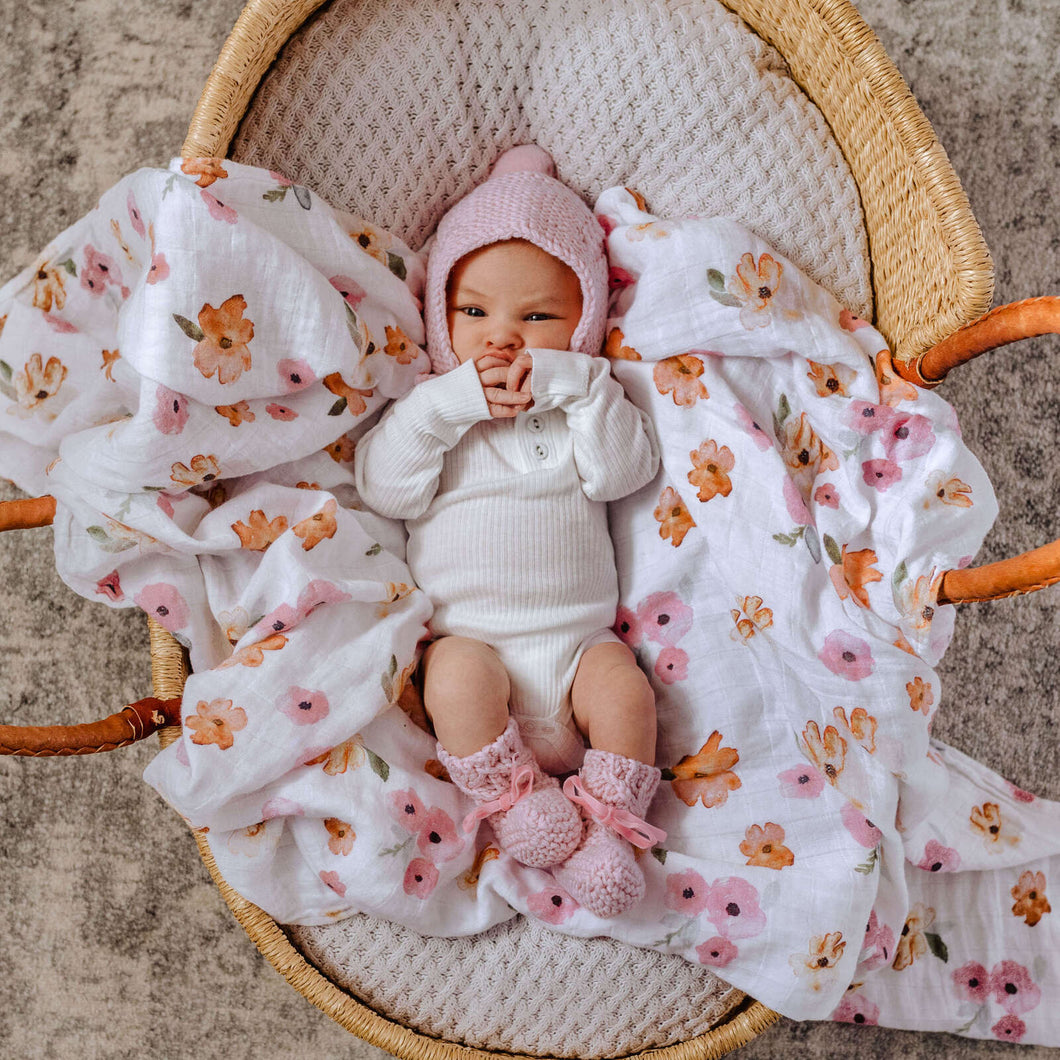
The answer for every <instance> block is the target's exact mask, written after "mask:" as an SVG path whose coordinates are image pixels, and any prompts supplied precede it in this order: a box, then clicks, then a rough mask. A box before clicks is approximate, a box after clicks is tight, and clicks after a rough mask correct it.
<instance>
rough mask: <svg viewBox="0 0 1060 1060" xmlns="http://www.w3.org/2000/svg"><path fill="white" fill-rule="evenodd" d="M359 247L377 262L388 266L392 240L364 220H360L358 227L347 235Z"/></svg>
mask: <svg viewBox="0 0 1060 1060" xmlns="http://www.w3.org/2000/svg"><path fill="white" fill-rule="evenodd" d="M347 235H349V237H350V239H352V240H353V241H354V242H355V243H356V244H357V246H359V247H360V248H361V250H363V251H364V252H365V253H366V254H370V255H371V256H372V257H373V258H375V260H376V261H378V262H381V263H382V264H383V265H386V264H387V251H388V250H389V249H390V238H389V237H388V236H387V234H386V233H385V232H383V231H381V230H380V229H378V228H376V227H375V226H374V225H370V224H369V223H368V222H367V221H365V220H363V219H358V223H357V226H356V227H355V228H354V229H353V230H352V231H350V232H348V233H347Z"/></svg>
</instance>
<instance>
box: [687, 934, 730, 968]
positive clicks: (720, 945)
mask: <svg viewBox="0 0 1060 1060" xmlns="http://www.w3.org/2000/svg"><path fill="white" fill-rule="evenodd" d="M696 956H697V957H698V958H699V963H700V964H706V965H709V966H710V967H711V968H724V967H725V965H727V964H728V963H729V962H730V961H731V960H732V959H733V958H734V957H737V956H739V950H737V949H736V947H735V946H734V945H733V944H732V943H731V942H730V941H729V940H728V939H723V938H722V937H721V936H720V935H715V936H714V937H713V938H710V939H707V941H706V942H701V943H700V944H699V945H698V946H697V947H696Z"/></svg>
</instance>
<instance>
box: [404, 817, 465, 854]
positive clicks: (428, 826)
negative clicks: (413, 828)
mask: <svg viewBox="0 0 1060 1060" xmlns="http://www.w3.org/2000/svg"><path fill="white" fill-rule="evenodd" d="M416 845H417V846H418V847H419V848H420V852H421V853H423V854H426V855H428V856H429V857H431V858H432V860H434V861H436V862H437V861H449V860H450V859H452V858H455V857H456V856H457V855H458V854H459V853H460V852H461V851H462V850H463V849H464V841H463V839H461V838H460V837H459V836H458V835H457V834H456V825H455V824H453V819H452V818H451V817H450V816H449V814H447V813H446V812H445V810H443V809H440V808H439V807H437V806H432V807H431V808H430V809H429V810H428V811H427V812H426V813H425V814H424V815H423V817H422V820H421V821H420V830H419V835H418V836H417V837H416Z"/></svg>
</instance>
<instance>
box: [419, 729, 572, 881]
mask: <svg viewBox="0 0 1060 1060" xmlns="http://www.w3.org/2000/svg"><path fill="white" fill-rule="evenodd" d="M438 758H439V760H440V761H441V763H442V765H444V766H445V768H446V770H447V771H448V773H449V776H450V777H451V778H452V781H453V783H454V784H455V785H456V786H457V787H458V788H459V789H460V790H461V791H462V792H464V793H465V794H467V795H470V796H471V798H472V799H474V800H475V802H477V803H478V804H479V805H478V808H477V809H475V810H472V811H471V813H469V814H468V815H467V817H466V818H464V831H465V832H470V831H471V830H472V828H474V826H475V822H476V821H478V820H480V819H481V818H483V817H487V818H489V823H490V825H491V827H492V828H493V833H494V835H495V836H496V837H497V842H498V843H499V844H500V846H501V849H502V850H505V851H507V852H508V853H509V854H511V856H512V857H513V858H515V860H516V861H519V862H522V864H524V865H531V866H533V867H534V868H539V869H543V868H547V867H548V866H549V865H555V864H558V863H559V862H561V861H563V860H565V859H566V858H567V857H568V856H569V855H570V854H571V853H572V852H573V851H574V850H575V849H576V848H577V846H578V843H579V842H581V837H582V819H581V815H580V814H579V813H578V810H577V807H575V806H574V805H573V804H572V803H571V802H569V801H568V800H567V798H566V797H565V796H564V794H563V792H562V791H560V788H559V781H558V780H556V778H555V777H550V776H549V775H548V774H547V773H543V772H542V771H541V767H540V766H539V765H538V764H537V760H536V759H535V758H534V754H533V752H532V751H531V750H530V749H529V748H528V747H527V746H526V745H525V744H524V743H523V741H522V737H521V736H520V735H519V727H518V726H517V725H516V723H515V718H509V719H508V725H507V728H505V730H504V732H502V733H501V734H500V736H498V737H497V739H496V740H494V741H493V743H489V744H486V746H485V747H483V748H482V749H481V750H479V751H475V752H474V754H470V755H466V756H464V757H463V758H457V757H456V756H455V755H451V754H450V753H449V752H448V751H446V749H445V748H444V747H443V746H442V745H441V744H438Z"/></svg>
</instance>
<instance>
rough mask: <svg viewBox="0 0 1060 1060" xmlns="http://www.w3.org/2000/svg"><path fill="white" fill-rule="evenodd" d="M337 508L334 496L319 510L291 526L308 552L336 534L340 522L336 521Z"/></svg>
mask: <svg viewBox="0 0 1060 1060" xmlns="http://www.w3.org/2000/svg"><path fill="white" fill-rule="evenodd" d="M337 508H338V505H337V503H336V501H335V498H334V497H332V498H331V500H329V501H328V502H327V504H325V505H324V507H323V508H321V509H320V511H319V512H316V513H315V514H314V515H310V516H309V517H308V518H306V519H303V520H302V521H301V522H300V523H295V524H294V526H293V527H291V529H292V531H293V532H294V534H295V536H296V537H300V538H301V539H302V548H303V549H305V551H306V552H308V551H309V550H310V549H313V548H316V547H317V545H319V544H320V542H321V541H323V540H324V539H325V538H328V537H334V536H335V531H336V530H337V529H338V524H337V523H336V522H335V511H336V509H337Z"/></svg>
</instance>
